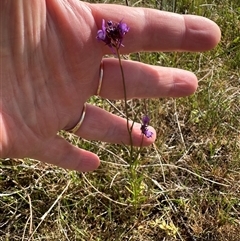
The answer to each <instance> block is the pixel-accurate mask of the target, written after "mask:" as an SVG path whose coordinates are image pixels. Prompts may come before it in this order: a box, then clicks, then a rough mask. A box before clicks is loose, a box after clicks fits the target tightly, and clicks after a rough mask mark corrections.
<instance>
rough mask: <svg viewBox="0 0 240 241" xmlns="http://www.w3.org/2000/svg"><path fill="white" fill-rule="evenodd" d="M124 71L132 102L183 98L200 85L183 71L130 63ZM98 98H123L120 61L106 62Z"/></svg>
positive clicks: (126, 64) (124, 63)
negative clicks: (162, 98)
mask: <svg viewBox="0 0 240 241" xmlns="http://www.w3.org/2000/svg"><path fill="white" fill-rule="evenodd" d="M122 68H123V72H124V79H125V80H124V81H125V83H126V94H127V98H129V99H130V98H158V97H183V96H187V95H190V94H192V93H194V91H195V90H196V88H197V85H198V82H197V77H196V76H195V75H194V74H193V73H191V72H189V71H185V70H181V69H176V68H166V67H159V66H151V65H147V64H143V63H139V62H135V61H130V60H122ZM96 85H97V83H96ZM95 89H97V87H96V88H95ZM94 94H96V93H94ZM99 95H100V96H101V97H103V98H108V99H123V98H124V88H123V79H122V75H121V70H120V66H119V62H118V60H117V59H113V58H108V59H104V60H103V80H102V87H101V90H100V94H99Z"/></svg>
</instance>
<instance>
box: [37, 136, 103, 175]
mask: <svg viewBox="0 0 240 241" xmlns="http://www.w3.org/2000/svg"><path fill="white" fill-rule="evenodd" d="M33 158H35V159H37V160H40V161H43V162H47V163H50V164H53V165H56V166H59V167H62V168H66V169H70V170H76V171H80V172H88V171H93V170H95V169H97V168H98V166H99V164H100V160H99V158H98V156H97V155H95V154H94V153H92V152H89V151H85V150H83V149H80V148H78V147H75V146H73V145H71V144H70V143H68V142H67V141H66V140H65V139H63V138H62V137H59V136H55V137H54V138H53V139H51V140H49V141H47V142H45V143H44V146H43V148H41V152H39V153H38V154H36V155H34V157H33Z"/></svg>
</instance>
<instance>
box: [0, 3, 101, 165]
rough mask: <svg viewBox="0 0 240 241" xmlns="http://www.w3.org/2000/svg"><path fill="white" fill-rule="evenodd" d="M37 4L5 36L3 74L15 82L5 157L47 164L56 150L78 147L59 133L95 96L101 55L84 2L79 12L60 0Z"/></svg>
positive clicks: (5, 126) (6, 117) (9, 93)
mask: <svg viewBox="0 0 240 241" xmlns="http://www.w3.org/2000/svg"><path fill="white" fill-rule="evenodd" d="M36 4H38V6H37V7H36V8H35V9H34V10H35V12H33V11H32V9H30V8H28V6H24V7H25V9H24V16H20V15H19V14H16V16H17V18H18V19H15V18H12V17H11V18H10V21H8V22H7V26H8V28H5V29H4V30H5V31H4V33H3V34H2V35H1V38H2V39H1V42H2V43H4V45H5V46H6V49H7V52H6V53H5V56H4V60H3V61H2V64H3V66H2V67H3V68H2V70H3V71H2V76H3V78H7V79H8V81H11V82H12V85H7V86H6V88H7V89H5V91H4V92H3V96H2V99H3V100H4V102H3V103H7V106H5V105H3V106H2V107H3V109H2V114H3V115H2V120H3V122H2V128H1V132H2V133H1V138H2V140H1V143H3V145H2V150H1V156H3V157H4V156H8V155H9V154H11V153H14V155H15V157H24V156H29V157H33V158H37V159H40V160H41V159H45V160H46V161H48V156H49V155H51V154H50V153H51V152H52V151H54V152H55V154H56V155H58V153H59V148H61V147H62V148H68V149H69V153H70V150H71V149H72V148H74V147H71V146H69V145H67V143H65V141H63V140H62V139H61V138H60V137H57V136H56V133H57V132H58V131H59V130H61V129H69V128H71V127H72V126H74V124H75V123H76V122H77V120H78V118H79V113H81V108H82V105H83V103H84V102H85V101H86V100H87V99H88V98H89V97H90V96H91V95H93V94H94V93H95V91H96V88H97V81H98V71H99V63H100V61H101V57H102V56H101V49H100V48H99V47H97V45H98V43H97V41H96V39H95V37H94V36H95V35H96V29H97V28H96V26H95V24H94V20H93V17H92V15H91V12H90V10H89V9H88V7H87V6H86V5H85V4H82V8H79V7H78V10H79V9H80V10H81V11H76V12H73V11H71V9H70V8H68V6H67V5H65V6H64V5H61V4H59V3H58V2H55V1H49V2H48V1H46V3H45V1H38V2H37V3H36ZM65 4H66V3H65ZM16 5H17V3H16ZM12 7H15V8H16V9H15V10H14V11H19V13H20V11H21V9H20V8H17V6H12ZM23 26H24V31H21V30H22V29H21V28H22V27H23ZM10 52H12V53H11V54H10ZM16 82H17V83H18V85H16V84H15V83H16ZM94 87H95V88H94ZM82 90H84V91H82ZM9 112H11V113H14V115H12V114H11V115H10V113H9ZM6 130H8V131H6ZM52 149H53V150H52ZM49 161H50V162H51V160H49ZM52 162H54V160H52Z"/></svg>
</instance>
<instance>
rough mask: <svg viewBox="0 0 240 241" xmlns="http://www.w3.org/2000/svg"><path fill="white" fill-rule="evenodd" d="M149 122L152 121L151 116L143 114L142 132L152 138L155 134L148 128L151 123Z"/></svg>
mask: <svg viewBox="0 0 240 241" xmlns="http://www.w3.org/2000/svg"><path fill="white" fill-rule="evenodd" d="M149 122H150V118H149V117H148V116H147V115H145V116H143V118H142V125H141V128H140V129H141V131H142V134H143V135H145V136H146V137H147V138H150V137H152V135H153V132H151V131H149V130H148V128H147V127H148V125H149Z"/></svg>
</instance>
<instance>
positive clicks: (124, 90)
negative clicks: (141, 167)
mask: <svg viewBox="0 0 240 241" xmlns="http://www.w3.org/2000/svg"><path fill="white" fill-rule="evenodd" d="M116 51H117V57H118V61H119V66H120V70H121V75H122V83H123V93H124V110H125V114H126V118H127V131H128V134H129V140H130V158H131V159H132V158H133V139H132V126H130V123H129V112H128V106H127V88H126V82H125V76H124V71H123V67H122V61H121V56H120V53H119V49H118V48H116ZM131 162H132V160H131Z"/></svg>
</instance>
